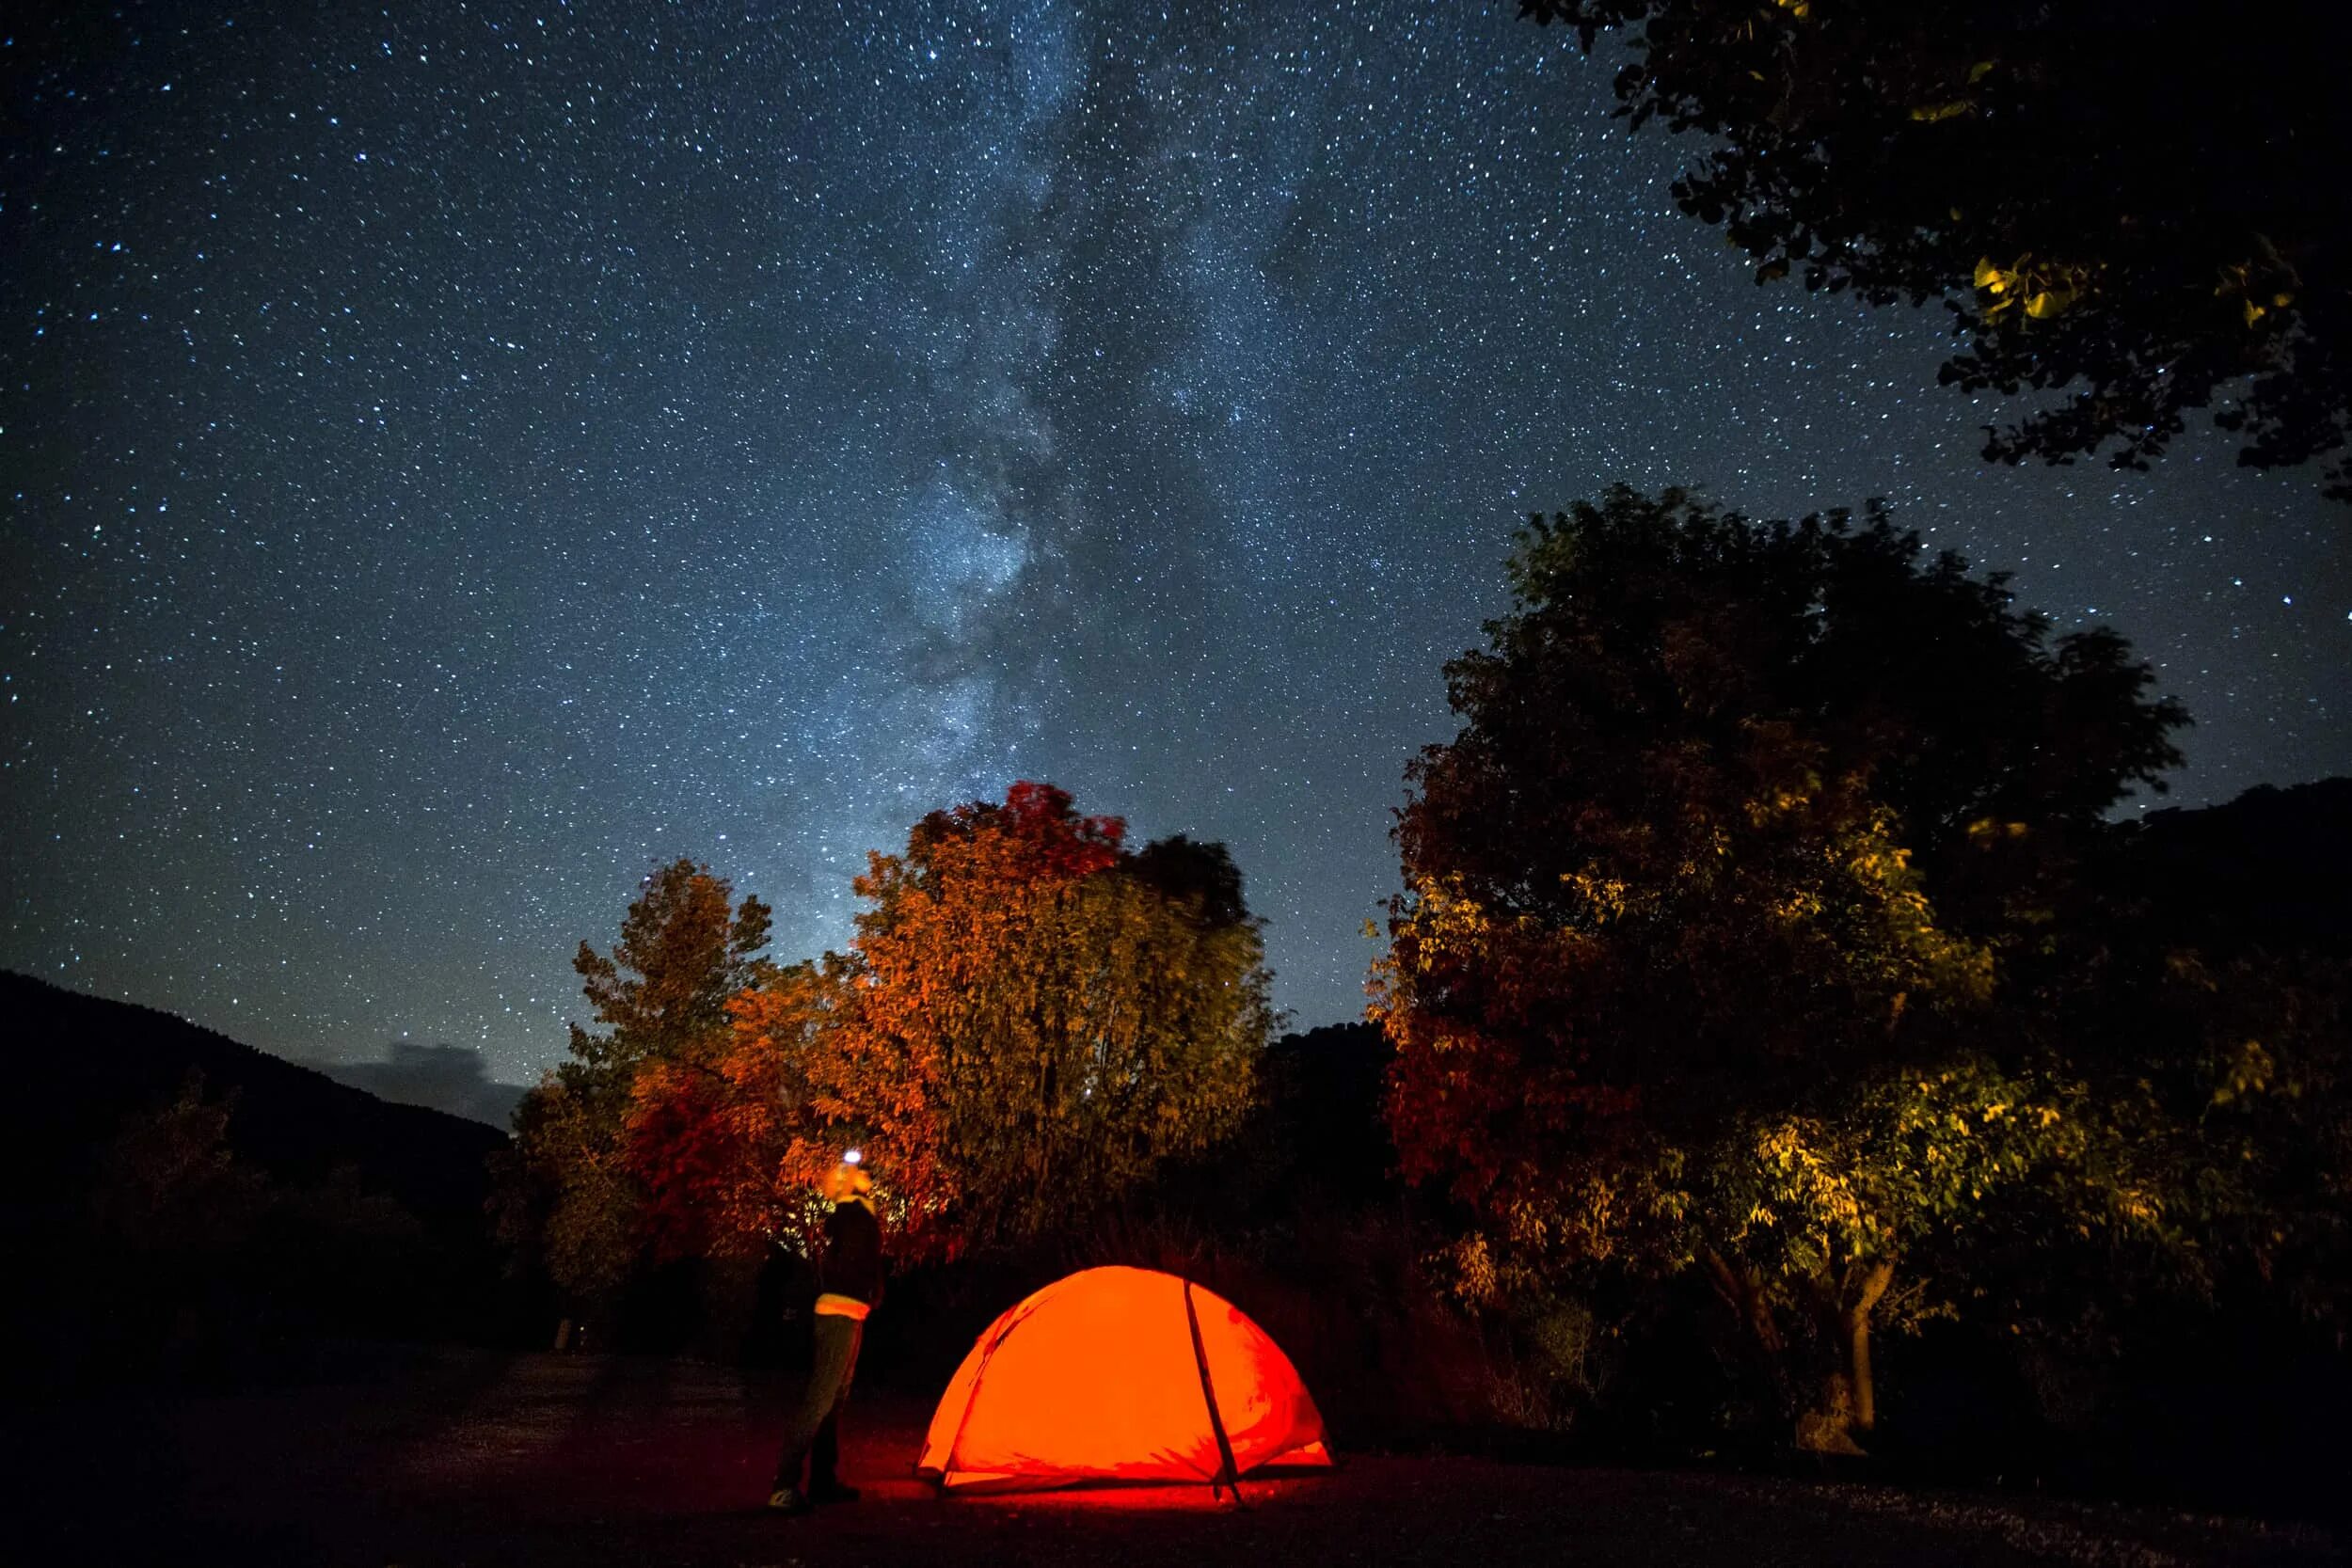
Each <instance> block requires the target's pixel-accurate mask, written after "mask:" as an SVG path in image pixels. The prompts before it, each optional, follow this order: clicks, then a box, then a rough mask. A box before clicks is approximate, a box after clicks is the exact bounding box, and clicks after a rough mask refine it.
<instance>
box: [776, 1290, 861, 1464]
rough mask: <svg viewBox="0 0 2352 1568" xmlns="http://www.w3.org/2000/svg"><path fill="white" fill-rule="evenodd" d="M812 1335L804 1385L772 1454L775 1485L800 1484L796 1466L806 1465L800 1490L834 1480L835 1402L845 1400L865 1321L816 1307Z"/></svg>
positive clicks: (837, 1422) (838, 1427)
mask: <svg viewBox="0 0 2352 1568" xmlns="http://www.w3.org/2000/svg"><path fill="white" fill-rule="evenodd" d="M815 1334H816V1345H815V1354H813V1355H811V1356H810V1357H809V1369H808V1386H807V1388H806V1389H804V1390H803V1392H802V1394H801V1402H800V1403H799V1404H798V1405H796V1406H794V1407H793V1411H792V1418H791V1420H790V1422H789V1423H788V1424H787V1425H786V1427H785V1429H784V1451H783V1452H782V1453H781V1454H779V1455H778V1456H777V1458H776V1484H777V1485H778V1486H780V1487H783V1486H793V1487H798V1486H800V1485H801V1469H802V1466H803V1465H806V1466H807V1468H808V1485H807V1487H806V1488H804V1490H810V1491H819V1492H821V1491H823V1490H824V1489H825V1488H826V1487H829V1486H832V1485H833V1484H834V1482H835V1481H837V1480H838V1478H837V1477H836V1476H835V1475H834V1465H836V1464H838V1463H839V1461H840V1457H841V1407H842V1406H843V1405H845V1404H847V1403H849V1402H850V1379H851V1378H852V1377H854V1376H856V1375H857V1347H858V1341H859V1340H860V1339H862V1338H865V1335H866V1324H865V1323H862V1322H860V1321H859V1320H858V1319H856V1318H844V1317H840V1316H837V1315H836V1314H834V1313H831V1312H819V1313H818V1314H817V1323H816V1329H815Z"/></svg>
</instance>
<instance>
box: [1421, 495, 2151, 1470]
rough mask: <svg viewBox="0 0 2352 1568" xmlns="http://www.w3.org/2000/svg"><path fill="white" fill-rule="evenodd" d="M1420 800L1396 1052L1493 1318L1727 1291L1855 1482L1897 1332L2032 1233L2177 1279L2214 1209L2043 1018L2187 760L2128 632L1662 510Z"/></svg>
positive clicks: (1472, 682)
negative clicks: (2064, 936)
mask: <svg viewBox="0 0 2352 1568" xmlns="http://www.w3.org/2000/svg"><path fill="white" fill-rule="evenodd" d="M1511 582H1512V588H1513V591H1514V595H1515V600H1516V603H1515V606H1514V608H1513V610H1512V612H1511V613H1510V614H1508V615H1506V616H1504V617H1503V618H1502V619H1501V620H1498V621H1496V622H1493V623H1491V624H1490V625H1489V626H1488V627H1487V632H1488V643H1487V646H1486V647H1485V648H1483V649H1479V650H1476V651H1472V652H1470V653H1466V654H1464V655H1462V656H1461V657H1459V658H1457V659H1455V660H1454V662H1453V663H1452V664H1450V665H1449V666H1448V668H1447V675H1448V681H1449V689H1450V693H1451V698H1452V702H1453V705H1454V709H1455V711H1456V712H1457V713H1458V714H1460V716H1461V718H1462V720H1463V728H1462V731H1461V733H1460V734H1459V736H1456V737H1455V738H1454V740H1453V741H1451V742H1449V743H1447V744H1445V745H1441V746H1435V747H1432V748H1430V749H1429V750H1428V751H1426V752H1424V753H1423V754H1422V757H1421V758H1420V759H1419V760H1418V761H1417V762H1416V763H1415V764H1414V765H1413V768H1412V770H1411V782H1412V784H1413V786H1414V787H1413V792H1412V795H1411V798H1410V800H1409V802H1408V804H1407V805H1406V808H1405V809H1404V811H1403V813H1402V814H1401V816H1400V820H1399V822H1398V826H1397V833H1396V836H1397V841H1398V844H1399V847H1400V848H1401V850H1402V852H1403V861H1404V872H1405V878H1406V889H1407V891H1406V893H1405V895H1402V896H1401V897H1400V898H1399V899H1398V900H1397V901H1396V902H1395V904H1394V905H1393V907H1392V911H1391V921H1390V939H1391V945H1390V949H1389V952H1388V955H1387V957H1386V958H1385V960H1384V961H1383V963H1382V964H1381V965H1380V966H1379V968H1378V970H1377V973H1376V975H1375V1007H1374V1014H1375V1018H1376V1019H1377V1020H1378V1022H1380V1023H1381V1024H1382V1025H1383V1027H1384V1028H1385V1029H1386V1030H1387V1032H1388V1034H1389V1036H1390V1037H1391V1040H1392V1041H1393V1043H1394V1044H1395V1047H1396V1051H1397V1065H1396V1067H1395V1069H1394V1072H1393V1076H1392V1081H1391V1098H1390V1102H1389V1117H1390V1123H1391V1131H1392V1132H1393V1133H1394V1136H1395V1139H1396V1143H1397V1147H1398V1149H1399V1152H1400V1155H1401V1157H1402V1159H1403V1162H1404V1165H1405V1169H1406V1174H1407V1175H1408V1176H1410V1177H1413V1178H1415V1179H1417V1180H1424V1181H1429V1182H1434V1183H1438V1184H1439V1185H1441V1186H1442V1187H1443V1188H1445V1189H1446V1190H1448V1191H1449V1192H1451V1193H1452V1194H1453V1195H1454V1196H1455V1197H1457V1198H1459V1199H1460V1200H1462V1201H1463V1202H1465V1203H1466V1204H1467V1205H1468V1206H1469V1207H1470V1211H1471V1212H1474V1213H1475V1214H1476V1215H1478V1216H1479V1220H1480V1223H1479V1227H1478V1228H1477V1230H1476V1231H1475V1232H1474V1233H1473V1234H1471V1235H1470V1236H1468V1237H1466V1238H1465V1239H1464V1241H1463V1243H1462V1244H1461V1246H1460V1247H1459V1249H1458V1252H1457V1262H1458V1263H1459V1265H1460V1270H1459V1278H1460V1282H1461V1286H1462V1288H1463V1290H1464V1291H1465V1292H1466V1293H1467V1294H1470V1295H1471V1296H1473V1297H1478V1296H1494V1295H1497V1294H1500V1293H1504V1292H1508V1291H1511V1290H1513V1289H1516V1288H1523V1287H1526V1286H1529V1285H1532V1284H1534V1283H1538V1282H1541V1281H1543V1280H1546V1279H1548V1278H1553V1277H1557V1276H1559V1275H1561V1274H1562V1273H1563V1272H1564V1271H1572V1270H1577V1269H1589V1268H1593V1267H1616V1268H1626V1269H1629V1270H1631V1271H1633V1272H1635V1273H1636V1274H1645V1275H1683V1274H1689V1275H1697V1276H1699V1277H1702V1278H1704V1279H1706V1280H1707V1281H1708V1283H1709V1284H1710V1285H1711V1286H1712V1287H1713V1289H1714V1290H1715V1291H1716V1292H1717V1293H1718V1294H1719V1295H1720V1297H1721V1298H1722V1300H1723V1302H1724V1306H1725V1307H1727V1308H1728V1309H1729V1311H1730V1313H1731V1314H1732V1318H1733V1321H1735V1322H1736V1323H1739V1324H1740V1325H1741V1327H1742V1329H1743V1330H1744V1331H1745V1333H1746V1334H1747V1336H1748V1337H1749V1339H1750V1342H1751V1343H1752V1344H1753V1345H1754V1347H1755V1348H1756V1351H1757V1353H1758V1354H1759V1358H1760V1360H1761V1362H1762V1364H1763V1365H1764V1366H1765V1368H1766V1369H1767V1370H1769V1372H1770V1374H1771V1376H1772V1378H1773V1379H1774V1380H1775V1382H1776V1383H1777V1385H1778V1386H1779V1387H1780V1389H1781V1391H1782V1395H1783V1397H1784V1398H1785V1399H1786V1400H1787V1402H1788V1404H1789V1406H1790V1408H1791V1410H1792V1412H1793V1413H1797V1414H1800V1415H1801V1416H1802V1421H1801V1424H1800V1429H1799V1430H1800V1435H1801V1439H1802V1441H1803V1442H1804V1443H1805V1444H1806V1445H1808V1446H1811V1447H1815V1448H1820V1449H1851V1448H1852V1447H1853V1446H1854V1443H1855V1439H1856V1437H1857V1436H1858V1435H1859V1434H1861V1433H1866V1432H1867V1431H1868V1430H1869V1429H1870V1427H1871V1426H1872V1424H1873V1421H1874V1419H1875V1412H1876V1399H1875V1387H1874V1382H1873V1378H1872V1374H1871V1361H1870V1337H1871V1333H1872V1330H1873V1328H1874V1326H1877V1325H1880V1324H1883V1323H1889V1322H1893V1323H1897V1324H1902V1323H1912V1322H1915V1321H1917V1319H1918V1318H1919V1317H1920V1315H1921V1314H1922V1313H1924V1312H1927V1311H1931V1310H1934V1309H1936V1308H1937V1307H1939V1306H1944V1305H1948V1304H1949V1303H1950V1302H1951V1301H1952V1300H1953V1299H1954V1297H1955V1295H1956V1294H1960V1293H1964V1291H1965V1289H1966V1282H1967V1269H1968V1263H1967V1260H1968V1259H1969V1258H1970V1256H1971V1249H1972V1248H1976V1247H1981V1246H1988V1245H1992V1244H1994V1243H1995V1241H1996V1240H1997V1237H1998V1234H1999V1233H2000V1232H2001V1230H2002V1227H2005V1226H2010V1225H2028V1226H2031V1227H2037V1228H2036V1234H2037V1235H2048V1234H2052V1233H2054V1232H2057V1231H2059V1230H2062V1231H2063V1233H2064V1234H2066V1235H2067V1236H2070V1237H2075V1236H2076V1235H2077V1232H2079V1233H2080V1237H2090V1238H2096V1239H2097V1241H2098V1242H2099V1243H2100V1244H2103V1245H2107V1246H2111V1247H2113V1248H2116V1249H2118V1250H2122V1251H2133V1252H2135V1253H2137V1254H2144V1255H2154V1254H2163V1253H2167V1252H2173V1253H2179V1252H2181V1251H2182V1250H2183V1249H2184V1248H2185V1239H2184V1238H2183V1237H2182V1236H2181V1235H2180V1234H2179V1233H2178V1225H2177V1216H2176V1213H2175V1212H2174V1211H2173V1210H2172V1209H2171V1208H2170V1207H2169V1204H2168V1199H2167V1197H2166V1196H2165V1195H2166V1194H2167V1193H2168V1192H2169V1191H2171V1190H2173V1188H2174V1187H2176V1186H2178V1185H2179V1184H2181V1183H2184V1182H2185V1181H2187V1180H2189V1177H2188V1173H2187V1172H2186V1171H2185V1170H2184V1169H2183V1168H2182V1167H2181V1166H2180V1165H2179V1164H2177V1163H2173V1164H2167V1163H2165V1162H2164V1160H2163V1159H2162V1158H2161V1157H2160V1156H2159V1155H2157V1154H2155V1153H2150V1152H2146V1151H2147V1150H2148V1149H2149V1148H2152V1147H2153V1146H2149V1145H2145V1144H2143V1143H2142V1142H2141V1141H2140V1140H2139V1139H2138V1138H2137V1137H2136V1136H2135V1134H2134V1129H2133V1128H2132V1127H2131V1126H2129V1125H2127V1124H2126V1123H2125V1121H2124V1120H2123V1119H2122V1118H2120V1117H2119V1116H2118V1115H2116V1114H2111V1106H2110V1104H2109V1102H2108V1101H2107V1100H2106V1098H2105V1097H2104V1096H2103V1094H2102V1092H2101V1088H2102V1085H2101V1084H2100V1083H2099V1082H2098V1081H2097V1080H2096V1079H2095V1076H2094V1071H2093V1069H2091V1068H2090V1067H2088V1066H2086V1065H2085V1064H2084V1063H2081V1062H2078V1061H2076V1060H2074V1059H2073V1058H2071V1057H2070V1056H2069V1055H2068V1053H2067V1052H2066V1050H2065V1049H2064V1042H2063V1040H2062V1039H2060V1038H2058V1037H2057V1035H2056V1033H2055V1032H2054V1031H2051V1030H2048V1029H2045V1028H2040V1027H2037V1026H2036V1025H2035V1023H2034V1022H2033V1019H2032V1017H2031V1015H2030V1013H2029V1011H2028V1010H2022V1009H2009V1008H2005V1007H2004V1006H2003V1005H2002V1004H2003V1002H2004V999H2005V998H2006V997H2007V996H2009V995H2010V991H2011V990H2012V989H2015V988H2019V987H2030V986H2031V985H2033V984H2035V983H2037V981H2036V979H2035V976H2036V975H2037V974H2039V973H2040V970H2039V968H2038V966H2040V965H2042V964H2043V963H2044V962H2045V956H2046V949H2047V947H2048V943H2047V942H2046V940H2045V934H2046V929H2047V927H2048V926H2049V924H2050V922H2051V921H2052V920H2053V919H2054V918H2055V917H2056V915H2057V913H2058V911H2059V909H2060V906H2061V903H2062V900H2063V897H2064V895H2065V889H2066V888H2067V887H2068V886H2069V885H2070V875H2071V874H2070V870H2069V868H2070V867H2071V866H2072V865H2074V863H2077V862H2078V861H2079V859H2080V857H2081V856H2082V855H2083V854H2084V853H2085V852H2086V849H2087V847H2088V846H2089V845H2090V843H2091V842H2092V841H2093V840H2095V839H2096V837H2097V835H2098V834H2099V833H2100V832H2102V822H2103V816H2104V814H2105V813H2106V811H2107V809H2108V808H2109V807H2111V806H2112V805H2113V804H2114V803H2115V802H2116V801H2117V800H2119V799H2120V798H2122V796H2123V794H2124V793H2125V792H2126V791H2127V790H2129V789H2130V788H2132V787H2134V786H2135V785H2152V786H2153V785H2155V784H2156V783H2157V780H2158V776H2159V774H2160V773H2161V772H2162V770H2163V769H2164V768H2167V767H2169V766H2170V765H2172V764H2173V763H2174V762H2176V761H2177V754H2176V753H2175V752H2174V751H2173V749H2172V746H2171V744H2170V741H2169V732H2170V731H2171V730H2172V729H2174V728H2175V727H2176V726H2177V725H2179V724H2180V723H2182V722H2183V716H2182V714H2181V712H2180V710H2179V709H2178V708H2177V707H2175V706H2174V705H2171V704H2170V703H2169V702H2164V701H2159V700H2154V699H2153V698H2151V697H2150V695H2149V694H2148V686H2149V682H2150V676H2149V673H2148V672H2147V670H2146V669H2145V667H2143V666H2141V665H2139V664H2138V663H2137V662H2136V661H2134V660H2133V658H2132V657H2131V656H2130V652H2129V649H2128V648H2127V647H2126V645H2125V644H2124V643H2123V642H2122V641H2121V640H2120V639H2119V638H2116V637H2115V636H2113V635H2112V634H2110V633H2107V632H2105V631H2090V632H2082V633H2075V634H2071V635H2068V636H2065V637H2060V638H2053V637H2052V636H2051V634H2050V630H2049V627H2048V626H2047V625H2046V623H2044V622H2043V621H2042V620H2041V619H2040V618H2039V617H2036V616H2032V615H2027V614H2025V613H2022V612H2020V611H2018V610H2016V609H2015V608H2014V607H2013V606H2012V604H2011V602H2010V594H2009V593H2008V591H2007V590H2006V588H2005V587H2004V586H2003V584H2002V583H2001V581H2000V579H1999V578H1993V579H1990V580H1986V579H1979V578H1973V577H1971V576H1970V575H1968V573H1967V572H1966V570H1965V568H1964V566H1963V563H1962V562H1960V561H1958V560H1957V559H1956V558H1954V557H1951V556H1949V555H1946V556H1941V557H1935V558H1924V557H1923V556H1922V553H1921V551H1920V547H1919V546H1918V544H1917V542H1916V540H1915V539H1914V538H1911V537H1908V536H1906V535H1903V534H1900V533H1898V532H1897V531H1895V530H1894V529H1893V528H1892V527H1891V526H1890V525H1889V524H1888V523H1887V521H1886V519H1885V518H1883V516H1880V515H1876V514H1875V513H1874V514H1873V515H1870V516H1869V517H1867V519H1866V520H1865V521H1864V522H1863V523H1862V525H1861V526H1858V527H1857V526H1854V524H1853V523H1852V522H1851V519H1849V518H1848V517H1846V516H1845V515H1839V514H1832V515H1828V516H1825V517H1816V518H1808V519H1806V520H1804V522H1801V523H1795V524H1789V523H1770V524H1758V523H1752V522H1749V521H1747V520H1744V519H1742V518H1740V517H1737V516H1732V515H1724V514H1721V513H1719V512H1717V511H1716V510H1714V509H1712V508H1710V507H1708V506H1707V505H1705V504H1703V503H1700V502H1698V501H1695V500H1693V499H1691V498H1689V497H1687V496H1684V495H1682V494H1679V493H1677V492H1671V491H1670V492H1667V493H1665V494H1664V495H1662V496H1661V497H1658V498H1655V499H1652V498H1648V497H1645V496H1641V495H1638V494H1636V493H1634V492H1632V491H1629V490H1626V489H1622V488H1619V489H1615V490H1612V491H1611V492H1609V493H1608V494H1607V495H1606V496H1605V497H1604V498H1603V499H1602V500H1601V501H1600V503H1599V504H1597V505H1580V506H1578V507H1577V508H1576V509H1574V511H1573V512H1571V513H1568V514H1565V515H1560V516H1557V517H1554V518H1551V519H1549V520H1547V519H1542V518H1537V519H1535V520H1534V521H1533V522H1532V523H1531V525H1530V527H1529V530H1528V531H1527V532H1526V533H1525V534H1524V535H1523V536H1522V541H1521V547H1520V550H1519V552H1518V555H1517V557H1516V558H1515V560H1514V561H1513V562H1512V566H1511Z"/></svg>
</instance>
